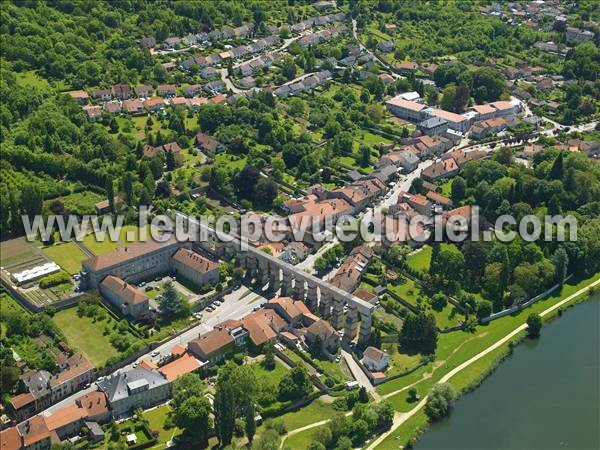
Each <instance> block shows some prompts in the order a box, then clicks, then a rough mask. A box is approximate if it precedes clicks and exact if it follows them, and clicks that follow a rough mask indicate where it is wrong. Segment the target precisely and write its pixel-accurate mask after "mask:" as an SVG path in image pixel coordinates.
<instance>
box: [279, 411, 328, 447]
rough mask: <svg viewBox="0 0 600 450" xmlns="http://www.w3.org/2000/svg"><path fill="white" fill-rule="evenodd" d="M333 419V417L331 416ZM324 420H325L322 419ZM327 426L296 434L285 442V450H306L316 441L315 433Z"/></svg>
mask: <svg viewBox="0 0 600 450" xmlns="http://www.w3.org/2000/svg"><path fill="white" fill-rule="evenodd" d="M330 417H331V416H330ZM322 420H323V419H322ZM326 426H327V425H321V426H318V427H314V428H310V429H308V430H304V431H301V432H300V433H297V434H294V435H293V436H290V437H289V438H288V439H286V440H285V442H284V446H283V448H290V449H294V450H305V449H306V448H308V446H309V445H310V444H311V442H312V441H314V436H315V432H316V431H317V430H318V429H320V428H324V427H326Z"/></svg>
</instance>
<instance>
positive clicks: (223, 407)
mask: <svg viewBox="0 0 600 450" xmlns="http://www.w3.org/2000/svg"><path fill="white" fill-rule="evenodd" d="M220 378H221V377H219V380H218V381H217V389H216V392H215V400H214V414H215V431H216V432H217V438H218V439H219V443H220V444H221V446H226V445H229V444H231V439H232V438H233V429H234V427H235V418H236V407H235V404H236V401H237V399H236V398H235V389H234V387H233V385H232V383H231V382H229V381H228V380H221V379H220Z"/></svg>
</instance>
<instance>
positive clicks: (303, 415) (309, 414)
mask: <svg viewBox="0 0 600 450" xmlns="http://www.w3.org/2000/svg"><path fill="white" fill-rule="evenodd" d="M335 413H336V411H335V409H333V406H331V404H330V403H325V402H324V401H323V400H320V399H316V400H315V401H313V402H312V403H310V404H309V405H307V406H305V407H304V408H302V409H299V410H298V411H294V412H290V413H287V414H284V415H283V416H281V419H283V422H284V423H285V426H286V428H287V429H288V430H295V429H296V428H300V427H303V426H305V425H308V424H310V423H313V422H318V421H320V420H325V419H328V418H330V417H331V416H333V415H334V414H335Z"/></svg>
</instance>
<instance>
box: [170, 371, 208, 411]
mask: <svg viewBox="0 0 600 450" xmlns="http://www.w3.org/2000/svg"><path fill="white" fill-rule="evenodd" d="M172 393H173V403H174V406H176V407H177V406H179V405H181V404H183V402H184V401H186V400H187V399H188V398H191V397H202V396H203V395H204V383H203V382H202V379H201V378H200V376H199V375H198V374H196V373H186V374H185V375H182V376H180V377H179V378H177V379H176V380H175V381H173V387H172Z"/></svg>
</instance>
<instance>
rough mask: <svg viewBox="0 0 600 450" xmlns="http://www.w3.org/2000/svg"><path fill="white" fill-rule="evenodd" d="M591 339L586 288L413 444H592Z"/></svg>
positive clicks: (598, 305) (505, 448)
mask: <svg viewBox="0 0 600 450" xmlns="http://www.w3.org/2000/svg"><path fill="white" fill-rule="evenodd" d="M598 342H600V294H594V295H592V296H591V297H590V300H587V301H583V302H581V303H580V304H578V305H577V307H576V308H568V311H567V310H565V311H564V314H562V317H561V319H560V320H552V321H551V323H549V324H547V325H545V326H544V330H543V334H542V338H541V339H525V340H524V342H523V343H522V344H521V345H519V346H517V347H515V349H514V351H513V352H512V354H511V356H510V357H509V358H507V360H506V361H504V362H503V363H502V364H501V365H500V366H499V367H497V368H496V369H495V370H494V372H493V373H492V374H491V375H490V376H489V377H487V378H486V380H485V383H483V384H482V385H481V386H480V387H478V388H477V389H476V390H475V391H474V392H472V393H469V394H467V395H465V396H464V397H463V398H461V399H460V400H459V401H458V402H457V403H456V406H455V408H454V410H453V412H452V414H451V415H450V416H449V417H446V418H444V419H442V420H440V421H439V422H436V423H434V424H432V425H431V426H430V427H429V428H428V430H427V432H425V433H424V434H423V435H422V436H421V437H420V438H419V439H418V440H417V442H416V444H415V449H416V450H439V449H445V450H465V449H478V450H514V449H529V450H549V449H556V450H558V449H562V448H576V449H592V448H600V434H599V433H600V432H599V431H598V427H597V425H598V423H600V410H599V407H598V403H597V401H596V399H597V398H599V397H598V396H599V395H600V387H599V385H598V379H599V377H600V354H599V353H598V345H597V343H598ZM590 344H592V345H590ZM558 412H560V413H558ZM496 417H498V418H502V419H501V420H494V418H496Z"/></svg>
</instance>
